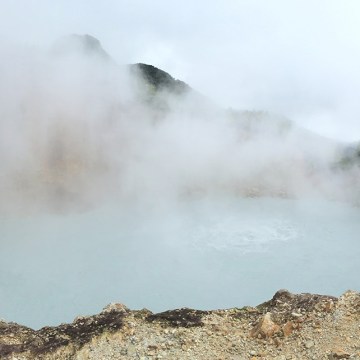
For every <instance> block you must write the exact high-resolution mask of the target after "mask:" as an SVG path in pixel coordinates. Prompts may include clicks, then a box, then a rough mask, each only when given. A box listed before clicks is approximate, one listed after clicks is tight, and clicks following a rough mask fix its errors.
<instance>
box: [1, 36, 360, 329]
mask: <svg viewBox="0 0 360 360" xmlns="http://www.w3.org/2000/svg"><path fill="white" fill-rule="evenodd" d="M78 40H79V39H76V38H75V40H74V38H68V39H65V40H64V41H63V42H61V43H60V45H61V46H60V47H59V44H58V45H56V46H55V47H54V48H52V49H51V50H50V51H40V50H37V49H32V50H31V51H30V50H29V49H11V50H9V51H8V52H7V53H8V56H5V57H4V58H2V59H1V60H0V62H1V66H0V71H1V73H0V76H1V78H2V81H1V82H0V99H1V100H0V163H1V174H0V250H1V254H2V257H3V260H2V262H1V265H0V269H1V272H0V274H1V275H0V287H1V292H0V293H1V295H0V308H1V309H2V310H1V311H2V313H1V314H0V316H2V317H4V318H6V319H8V320H13V321H18V322H21V323H25V324H26V325H30V326H34V327H39V326H42V325H46V324H56V323H59V322H63V321H69V320H71V319H72V318H73V317H75V316H76V315H78V314H84V313H93V312H96V311H99V309H100V308H101V307H103V306H104V305H106V304H107V303H109V302H112V301H120V302H123V303H125V304H126V305H127V306H129V307H132V308H137V307H147V308H150V309H151V310H153V311H158V310H165V309H167V308H171V307H182V306H191V307H196V308H219V307H230V306H242V305H245V304H252V305H255V304H256V303H257V302H261V301H263V300H265V299H267V298H269V297H270V296H271V295H272V293H273V292H275V291H276V290H277V289H279V288H283V287H288V288H289V289H290V290H292V291H313V292H327V293H332V294H335V295H338V294H339V293H340V292H341V291H344V290H345V289H346V288H349V287H350V288H355V289H356V288H357V287H358V286H359V283H358V279H357V278H356V277H355V275H356V274H357V273H358V270H359V269H358V261H357V259H358V256H359V255H360V254H359V251H358V249H359V247H358V234H359V233H360V228H359V225H358V224H360V222H359V216H360V211H359V209H358V207H357V204H358V203H359V199H360V197H359V194H360V187H359V168H358V167H357V166H349V167H347V168H346V169H344V168H341V167H339V161H340V159H341V153H342V151H343V146H344V144H340V143H337V142H335V141H333V140H329V139H325V138H323V137H321V136H318V135H316V134H313V133H311V132H309V131H306V130H304V129H301V128H300V127H299V126H296V125H295V124H293V123H292V122H291V121H290V120H288V119H285V118H283V117H281V116H279V115H274V114H268V113H265V112H241V111H234V110H224V109H221V108H220V107H218V106H217V105H215V104H213V103H212V102H211V101H210V100H208V99H206V98H205V97H203V96H202V95H200V94H198V93H196V92H195V91H192V90H190V91H188V92H184V93H181V94H178V93H174V92H172V91H170V90H168V89H163V90H162V91H161V90H160V91H158V90H156V89H154V87H153V86H151V84H149V83H148V82H146V80H145V79H144V78H142V76H141V74H140V73H139V72H136V71H135V72H134V71H133V70H131V68H130V67H128V66H125V65H117V64H115V62H114V61H112V60H111V58H109V57H107V56H105V55H103V54H102V53H101V52H100V53H99V52H98V51H97V50H96V49H97V47H96V46H97V45H96V44H95V45H94V46H95V50H94V51H93V50H91V51H88V48H87V47H85V48H83V47H81V46H79V43H78ZM79 41H80V40H79ZM80 44H81V43H80ZM319 254H322V256H321V259H319ZM334 259H336V261H334ZM290 273H291V275H290Z"/></svg>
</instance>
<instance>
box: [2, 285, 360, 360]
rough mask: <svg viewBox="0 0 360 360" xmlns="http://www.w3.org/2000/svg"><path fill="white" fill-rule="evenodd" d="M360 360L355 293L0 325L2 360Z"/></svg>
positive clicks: (110, 309) (122, 309)
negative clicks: (208, 308) (67, 321)
mask: <svg viewBox="0 0 360 360" xmlns="http://www.w3.org/2000/svg"><path fill="white" fill-rule="evenodd" d="M348 358H350V359H360V294H359V293H357V292H354V291H348V292H346V293H345V294H343V295H342V296H341V297H339V298H336V297H332V296H324V295H314V294H291V293H290V292H288V291H286V290H279V291H278V292H277V293H276V294H275V295H274V296H273V298H272V299H271V300H269V301H267V302H265V303H263V304H260V305H258V306H256V307H244V308H233V309H226V310H213V311H200V310H192V309H187V308H183V309H177V310H170V311H165V312H162V313H158V314H153V313H152V312H150V311H149V310H147V309H143V310H136V311H135V310H130V309H128V308H127V307H126V306H124V305H122V304H110V305H108V306H107V307H106V308H104V310H103V311H102V312H101V313H100V314H98V315H94V316H87V317H78V318H76V319H75V320H74V322H73V323H71V324H61V325H59V326H57V327H44V328H42V329H40V330H33V329H30V328H27V327H24V326H21V325H18V324H15V323H7V322H0V359H12V360H15V359H17V360H22V359H49V360H50V359H69V360H70V359H78V360H80V359H81V360H83V359H141V360H146V359H232V360H243V359H244V360H245V359H251V360H260V359H263V360H264V359H277V360H287V359H314V360H315V359H348Z"/></svg>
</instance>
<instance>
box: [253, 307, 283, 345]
mask: <svg viewBox="0 0 360 360" xmlns="http://www.w3.org/2000/svg"><path fill="white" fill-rule="evenodd" d="M279 330H280V326H279V325H277V324H275V323H274V322H273V321H272V320H271V313H269V312H268V313H266V314H265V315H264V317H263V318H262V319H260V321H259V322H258V324H257V325H256V326H255V327H254V328H253V329H252V330H251V332H250V336H252V337H256V338H264V339H267V338H270V337H272V336H273V335H274V334H275V333H276V332H277V331H279Z"/></svg>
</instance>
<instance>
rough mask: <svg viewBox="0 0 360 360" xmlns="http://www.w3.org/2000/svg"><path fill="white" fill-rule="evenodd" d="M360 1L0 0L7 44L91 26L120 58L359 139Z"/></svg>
mask: <svg viewBox="0 0 360 360" xmlns="http://www.w3.org/2000/svg"><path fill="white" fill-rule="evenodd" d="M359 11H360V4H359V2H358V1H356V0H353V1H351V0H348V1H334V0H320V1H316V2H313V1H307V0H301V1H297V0H294V1H286V0H281V1H280V0H274V1H271V2H269V1H266V0H263V1H258V0H251V1H232V0H230V1H226V2H215V1H210V2H208V1H203V0H200V1H196V2H193V1H187V0H185V1H182V2H181V3H179V2H172V1H171V2H169V1H155V2H154V1H152V2H145V1H138V0H135V1H125V0H124V1H114V0H109V1H106V2H102V1H87V0H86V1H85V0H83V1H79V0H75V1H67V0H63V1H60V0H55V1H51V2H49V1H46V0H38V1H35V0H33V1H29V0H23V1H20V0H2V1H1V11H0V21H1V24H2V26H1V29H0V41H1V43H2V45H1V52H2V56H3V55H4V53H8V49H9V45H14V44H21V45H25V46H27V47H29V49H34V48H35V47H36V48H46V47H50V46H51V44H52V43H53V41H54V40H55V39H57V38H58V37H60V36H63V35H66V34H70V33H80V34H84V33H88V34H91V35H94V36H95V37H97V38H98V39H100V41H101V42H102V44H103V45H104V48H105V49H106V50H107V51H108V52H109V53H110V54H111V55H112V56H113V57H114V59H115V60H116V61H117V62H119V63H133V62H144V63H150V64H153V65H155V66H157V67H159V68H161V69H164V70H166V71H168V72H169V73H171V74H172V75H173V76H175V77H176V78H179V79H181V80H184V81H186V82H187V83H189V84H190V85H191V86H193V87H194V88H195V89H197V90H199V91H200V92H202V93H204V94H206V95H207V96H209V97H210V98H212V99H214V101H216V102H217V103H219V104H220V105H222V106H224V107H233V108H236V109H249V110H253V109H256V110H267V111H271V112H275V113H280V114H283V115H285V116H287V117H289V118H291V119H293V120H295V121H296V122H297V123H298V124H300V125H302V126H305V127H307V128H309V129H311V130H314V131H316V132H319V133H321V134H323V135H325V136H328V137H330V138H336V139H341V140H346V141H357V140H359V139H360V122H359V117H360V109H359V106H358V99H357V94H359V90H360V81H359V80H360V69H359V66H358V64H359V63H360V43H359V41H358V39H359V36H360V22H359V21H358V14H359Z"/></svg>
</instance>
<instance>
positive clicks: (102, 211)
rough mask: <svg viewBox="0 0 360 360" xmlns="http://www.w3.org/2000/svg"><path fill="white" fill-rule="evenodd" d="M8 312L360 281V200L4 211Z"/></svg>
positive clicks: (54, 318)
mask: <svg viewBox="0 0 360 360" xmlns="http://www.w3.org/2000/svg"><path fill="white" fill-rule="evenodd" d="M0 250H1V263H0V318H4V319H5V320H9V321H10V320H11V321H16V322H19V323H22V324H25V325H28V326H31V327H35V328H38V327H40V326H44V325H55V324H58V323H61V322H68V321H71V320H72V319H73V318H74V317H75V316H77V315H85V314H93V313H97V312H99V311H100V310H101V309H102V307H104V306H105V305H106V304H108V303H110V302H122V303H124V304H126V305H127V306H128V307H130V308H132V309H136V308H143V307H146V308H148V309H150V310H152V311H162V310H165V309H170V308H176V307H184V306H188V307H193V308H199V309H215V308H226V307H234V306H244V305H256V304H258V303H261V302H263V301H265V300H268V299H269V298H271V296H272V295H273V293H274V292H275V291H277V290H278V289H280V288H287V289H289V290H290V291H292V292H315V293H324V294H331V295H340V294H341V293H342V292H344V291H345V290H347V289H349V288H351V289H354V290H360V276H359V274H360V209H359V208H355V207H351V206H349V205H346V204H341V203H335V202H325V201H320V200H317V201H314V200H313V201H305V200H303V201H295V200H284V199H271V198H264V199H239V198H238V199H230V198H229V199H224V198H223V199H221V200H219V199H215V198H214V199H207V200H193V201H184V202H183V203H179V204H178V205H177V206H176V207H175V206H169V207H166V206H162V207H161V209H156V207H150V206H146V207H141V206H137V207H135V206H134V207H130V208H129V207H128V206H117V205H114V204H112V205H111V204H106V205H103V206H102V207H100V208H97V209H95V210H92V211H89V212H86V213H81V214H68V215H41V216H40V215H37V216H36V217H25V216H23V217H17V218H15V217H4V216H3V217H2V218H1V219H0Z"/></svg>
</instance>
